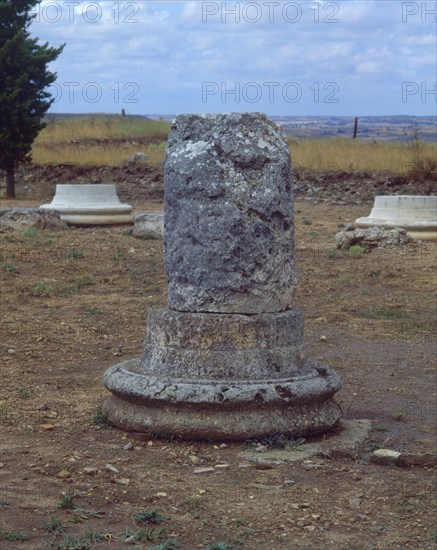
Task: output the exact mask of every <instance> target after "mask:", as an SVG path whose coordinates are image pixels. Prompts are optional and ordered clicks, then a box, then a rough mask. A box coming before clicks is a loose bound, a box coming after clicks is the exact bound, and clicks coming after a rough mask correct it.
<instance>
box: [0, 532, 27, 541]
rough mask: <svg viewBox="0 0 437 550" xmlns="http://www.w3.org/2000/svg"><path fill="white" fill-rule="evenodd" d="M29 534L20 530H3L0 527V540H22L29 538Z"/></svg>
mask: <svg viewBox="0 0 437 550" xmlns="http://www.w3.org/2000/svg"><path fill="white" fill-rule="evenodd" d="M31 536H32V535H31V534H26V533H23V532H22V531H4V530H3V529H0V540H8V541H20V542H22V541H25V540H29V539H30V537H31Z"/></svg>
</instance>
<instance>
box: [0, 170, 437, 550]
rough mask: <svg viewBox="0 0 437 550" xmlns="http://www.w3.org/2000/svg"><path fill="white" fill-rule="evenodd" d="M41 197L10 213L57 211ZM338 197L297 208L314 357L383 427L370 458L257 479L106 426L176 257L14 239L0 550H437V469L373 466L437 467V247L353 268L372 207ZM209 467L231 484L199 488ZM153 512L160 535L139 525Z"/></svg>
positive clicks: (94, 235) (244, 469) (121, 237)
mask: <svg viewBox="0 0 437 550" xmlns="http://www.w3.org/2000/svg"><path fill="white" fill-rule="evenodd" d="M155 176H156V174H152V176H151V178H153V177H155ZM158 179H159V178H158ZM64 181H65V180H64ZM67 181H68V180H67ZM150 181H151V180H150ZM33 193H34V196H33V197H32V199H30V198H28V199H20V200H18V201H15V202H11V201H2V202H1V203H0V206H1V207H6V206H12V205H20V206H34V205H38V204H41V202H42V199H44V200H46V199H47V198H49V197H46V196H44V193H41V195H40V196H39V197H37V196H36V195H37V193H36V191H33ZM120 194H121V196H122V198H123V199H126V198H127V197H129V196H130V197H131V198H132V199H133V200H132V204H134V206H135V208H136V210H147V209H159V208H162V203H160V202H159V201H158V200H149V199H148V200H146V199H145V198H142V196H141V193H140V192H139V191H138V189H134V188H131V187H129V186H128V185H126V186H125V187H123V192H122V193H120ZM135 197H136V198H135ZM324 197H325V198H324ZM326 197H327V195H325V194H320V193H319V192H318V191H317V190H316V191H313V192H310V193H305V194H303V193H298V195H297V200H296V204H295V211H296V244H297V250H298V270H299V276H300V283H299V287H298V291H297V296H296V306H297V307H299V308H300V309H302V310H303V313H304V315H305V320H306V343H307V348H308V355H309V356H310V357H311V358H313V359H318V360H321V361H323V362H325V363H327V364H329V365H331V366H332V367H334V368H335V369H336V370H337V371H338V372H339V374H340V375H341V377H342V381H343V389H342V390H341V392H340V393H339V394H338V401H339V403H340V404H341V406H342V409H343V413H344V416H345V418H349V419H360V418H368V419H370V420H371V421H372V432H371V434H370V437H369V439H368V440H367V441H366V443H365V444H364V446H363V448H362V449H361V450H360V452H359V454H358V457H357V458H356V459H351V458H348V457H341V456H339V457H329V458H328V457H317V458H314V459H312V460H311V461H306V462H305V461H304V462H297V463H293V464H287V463H279V464H275V465H273V466H272V467H271V468H269V469H258V468H256V467H255V465H254V464H253V463H250V462H247V461H245V460H244V459H243V458H242V457H241V455H240V452H241V450H242V445H239V444H236V443H228V444H227V445H220V444H213V443H209V442H202V443H199V442H195V443H188V442H180V441H177V440H175V439H171V438H168V437H167V438H166V439H158V438H157V439H146V440H142V439H137V438H134V437H133V436H132V435H129V434H126V433H123V432H121V431H119V430H117V429H114V428H109V427H107V426H105V425H104V422H103V420H104V419H102V418H101V417H100V416H99V413H98V411H99V406H100V404H101V403H102V401H103V399H104V398H105V397H106V396H107V391H106V390H105V388H104V387H103V384H102V375H103V373H104V371H105V369H106V368H108V367H109V366H111V365H113V364H115V363H117V362H119V361H121V360H124V359H129V358H132V357H135V356H138V355H140V354H141V349H142V344H143V339H144V331H145V326H146V316H147V312H148V310H149V309H150V308H153V307H159V306H162V305H164V304H165V300H166V278H165V274H164V271H163V263H162V243H161V242H160V241H154V240H137V239H135V238H133V237H132V236H131V235H130V234H129V231H127V230H126V228H122V227H118V228H102V227H99V228H81V229H74V228H73V229H70V230H68V231H65V232H58V233H50V232H47V231H45V232H33V231H26V232H24V233H8V234H3V235H1V236H0V239H1V249H0V253H1V257H0V268H1V269H0V284H1V288H0V292H1V295H0V299H1V311H0V316H1V318H0V327H1V340H0V352H1V357H2V359H1V387H0V433H1V440H0V548H1V549H2V550H3V549H5V550H6V549H21V548H22V549H26V550H27V549H35V550H41V549H45V548H57V549H60V550H70V549H72V550H81V549H82V550H86V549H88V548H93V549H94V548H95V549H100V548H102V549H103V548H104V549H111V550H112V549H124V548H126V549H127V548H144V549H146V548H154V547H155V548H162V549H164V548H168V549H170V548H173V547H175V546H174V545H173V546H172V544H173V543H171V542H168V541H169V539H172V538H175V539H176V547H177V548H178V549H183V550H194V549H196V548H203V549H206V548H210V549H214V548H215V549H216V550H220V549H222V550H226V549H228V550H229V549H231V548H233V549H248V550H255V549H256V550H258V549H261V550H279V549H283V550H292V549H295V548H296V549H297V548H299V549H301V548H302V549H308V550H314V549H319V548H332V549H335V550H349V549H355V550H358V549H362V550H364V549H368V550H370V549H389V550H392V549H414V550H416V549H431V548H436V545H437V524H436V516H435V511H436V491H435V489H436V475H435V471H434V470H433V468H432V466H431V465H430V464H428V465H426V464H425V465H424V466H410V467H397V466H394V465H387V466H381V465H376V464H373V463H371V462H370V461H369V456H370V453H371V452H372V451H373V450H374V449H376V448H379V447H385V448H390V449H395V450H400V451H403V450H407V451H409V452H412V453H416V454H417V455H418V456H419V457H420V456H422V454H423V453H429V452H434V453H435V443H436V431H435V429H436V396H437V393H436V392H437V388H436V371H435V359H436V345H435V339H434V334H435V327H436V316H437V309H436V305H437V304H436V295H435V288H436V287H435V273H436V272H435V269H436V250H437V248H436V245H435V244H434V243H424V242H423V243H418V244H413V245H409V246H407V247H404V248H391V249H383V248H382V249H375V250H373V251H372V252H371V253H368V254H363V255H362V256H361V257H360V258H356V259H354V258H352V257H351V256H350V255H349V253H348V252H338V251H336V250H335V247H334V237H335V234H336V232H337V231H339V228H340V226H341V224H346V223H348V222H352V221H353V220H355V218H357V217H359V216H363V215H367V214H368V213H369V211H370V204H369V203H368V202H366V199H367V197H364V198H363V197H361V198H360V197H358V199H357V200H356V201H355V199H354V200H349V201H348V204H333V203H335V202H338V200H339V198H338V197H334V199H333V200H330V199H329V198H326ZM354 201H355V202H357V203H358V204H353V202H354ZM351 203H352V204H351ZM129 443H131V444H132V445H129ZM130 447H131V448H130ZM284 454H286V451H284ZM425 462H426V461H425ZM107 465H109V467H108V466H107ZM217 465H221V466H222V467H216V466H217ZM206 466H212V467H216V468H215V471H214V472H211V473H204V474H196V473H194V470H195V469H196V468H200V467H206ZM114 469H115V470H116V471H115V470H114ZM63 495H64V503H63V504H64V507H63V508H62V507H59V506H60V504H61V499H62V498H63ZM65 496H67V497H72V502H71V501H70V502H69V499H68V498H67V499H66V498H65ZM68 505H70V506H71V507H70V508H68ZM153 509H158V510H159V511H160V512H161V513H162V514H163V515H165V516H166V519H165V520H164V521H162V523H159V524H153V523H145V524H141V523H140V522H139V521H138V519H137V520H135V515H136V514H138V513H140V512H144V511H146V510H148V511H150V510H153ZM53 515H56V516H57V518H58V519H59V520H60V521H61V522H62V525H63V528H64V532H63V533H56V532H54V531H56V527H55V525H54V524H55V521H54V520H53V519H52V520H50V518H51V517H52V516H53ZM152 519H153V518H152ZM43 524H44V525H45V528H43V527H42V526H43ZM50 528H51V532H50ZM47 530H48V531H49V532H47ZM22 535H24V536H22ZM25 536H28V537H29V538H27V540H23V541H20V540H18V539H19V538H25ZM135 538H136V540H135V541H134V539H135ZM126 539H127V541H126ZM139 539H141V540H139ZM166 541H167V542H166ZM129 542H135V544H134V545H131V544H128V543H129ZM219 542H221V543H222V544H221V545H220V544H217V543H219ZM214 543H216V546H214ZM225 543H227V545H226V544H225ZM159 545H161V546H159Z"/></svg>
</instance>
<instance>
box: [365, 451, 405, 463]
mask: <svg viewBox="0 0 437 550" xmlns="http://www.w3.org/2000/svg"><path fill="white" fill-rule="evenodd" d="M400 456H401V453H400V452H399V451H393V450H391V449H377V450H376V451H373V453H372V455H371V457H370V460H371V462H374V463H375V464H398V463H400V460H399V459H400Z"/></svg>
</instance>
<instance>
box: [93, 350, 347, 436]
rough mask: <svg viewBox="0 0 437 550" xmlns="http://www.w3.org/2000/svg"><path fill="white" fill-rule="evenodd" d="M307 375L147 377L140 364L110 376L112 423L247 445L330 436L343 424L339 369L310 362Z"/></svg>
mask: <svg viewBox="0 0 437 550" xmlns="http://www.w3.org/2000/svg"><path fill="white" fill-rule="evenodd" d="M305 371H306V372H305V374H304V375H301V376H294V377H292V378H289V379H281V380H260V381H259V382H258V381H257V382H250V381H235V380H232V381H229V380H201V381H196V380H187V379H179V380H175V379H169V378H167V379H165V378H160V377H157V376H154V375H151V374H150V373H146V372H144V370H143V369H142V368H141V367H140V360H139V359H133V360H130V361H124V362H123V363H120V364H118V365H116V366H114V367H112V368H110V369H108V371H107V372H106V374H105V385H106V387H107V388H108V390H110V391H111V392H112V393H113V394H114V395H113V396H111V397H109V398H108V399H107V400H106V401H105V402H104V404H103V413H104V414H105V415H106V416H107V418H108V419H109V421H110V422H111V423H112V424H114V425H115V426H117V427H118V428H121V429H123V430H127V431H135V432H142V433H145V434H148V435H150V436H153V435H163V434H173V435H176V436H178V437H180V438H181V439H194V440H195V439H209V440H245V439H249V438H253V437H260V436H262V435H266V434H274V433H282V434H284V435H285V434H287V435H291V436H293V437H299V436H304V435H310V434H315V433H320V432H324V431H326V430H329V429H330V428H332V427H334V426H335V425H336V424H337V422H338V420H339V419H340V416H341V412H340V407H339V405H338V404H337V403H336V402H335V401H334V398H333V396H334V394H335V392H337V391H338V390H339V389H340V380H339V377H338V375H337V374H336V372H335V371H333V370H332V369H330V368H329V367H326V366H323V365H320V364H319V363H316V362H312V361H306V364H305Z"/></svg>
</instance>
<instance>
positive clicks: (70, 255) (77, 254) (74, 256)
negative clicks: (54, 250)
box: [67, 250, 83, 260]
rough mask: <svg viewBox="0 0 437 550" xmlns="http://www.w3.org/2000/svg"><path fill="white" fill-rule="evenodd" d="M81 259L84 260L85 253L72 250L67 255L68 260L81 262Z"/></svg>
mask: <svg viewBox="0 0 437 550" xmlns="http://www.w3.org/2000/svg"><path fill="white" fill-rule="evenodd" d="M81 258H83V252H80V251H78V250H71V251H70V252H69V253H68V254H67V260H80V259H81Z"/></svg>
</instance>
